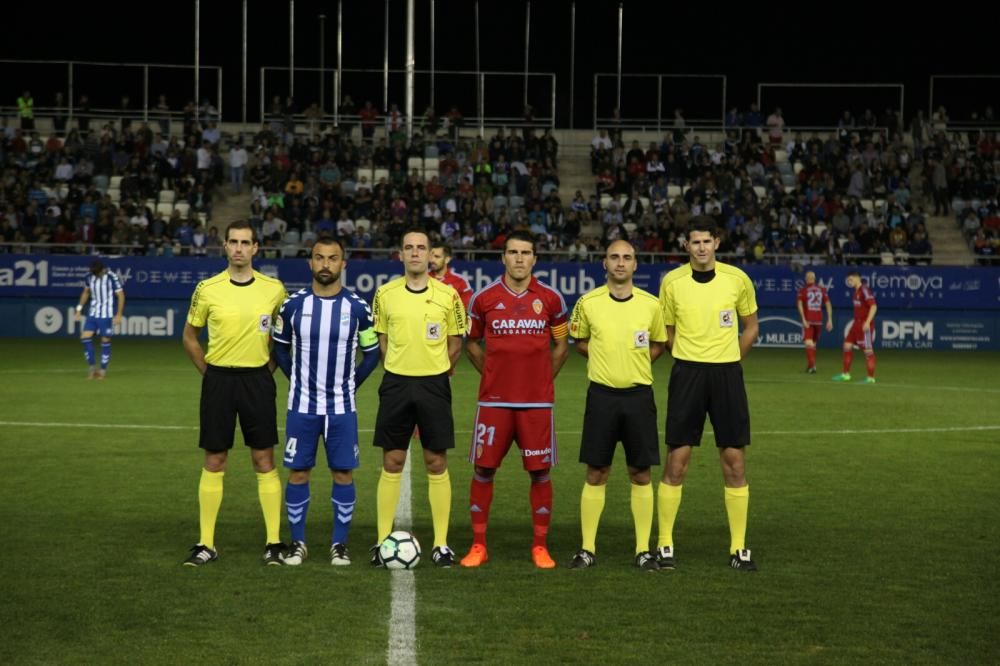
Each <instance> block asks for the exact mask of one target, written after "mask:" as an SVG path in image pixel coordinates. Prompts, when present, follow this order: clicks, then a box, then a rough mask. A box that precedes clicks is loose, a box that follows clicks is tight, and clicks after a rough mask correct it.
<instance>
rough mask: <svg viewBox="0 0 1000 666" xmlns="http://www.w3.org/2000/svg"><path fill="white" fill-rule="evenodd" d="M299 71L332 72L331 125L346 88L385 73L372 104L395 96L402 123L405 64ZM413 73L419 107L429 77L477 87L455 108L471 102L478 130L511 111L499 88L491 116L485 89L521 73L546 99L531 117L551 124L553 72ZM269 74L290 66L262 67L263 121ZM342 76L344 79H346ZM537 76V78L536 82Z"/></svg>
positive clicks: (370, 83)
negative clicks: (543, 111)
mask: <svg viewBox="0 0 1000 666" xmlns="http://www.w3.org/2000/svg"><path fill="white" fill-rule="evenodd" d="M303 73H313V74H318V75H319V78H318V80H323V79H324V77H326V76H331V77H332V85H333V92H334V95H333V99H334V109H333V113H328V114H324V115H323V117H324V118H329V119H331V121H332V122H333V124H334V125H339V124H340V122H341V118H340V115H341V114H340V106H341V102H342V101H343V96H344V94H345V93H347V92H350V91H356V90H359V89H360V90H362V91H364V90H374V81H375V80H376V77H377V79H379V80H381V79H383V77H386V78H385V81H384V84H385V85H384V87H383V88H382V93H381V103H380V104H376V105H375V106H376V108H377V109H378V110H379V111H380V112H381V113H384V112H385V111H387V110H388V107H389V104H390V103H391V100H393V99H396V100H399V109H400V119H401V121H402V122H403V123H404V125H405V122H406V116H405V115H404V113H403V106H404V105H403V104H402V101H403V97H404V93H405V86H404V77H405V75H406V70H405V69H356V68H344V69H341V70H337V69H331V68H323V69H321V68H318V67H297V68H296V69H295V75H296V77H301V76H302V75H303ZM338 73H339V76H338ZM413 73H414V75H415V76H416V77H417V78H418V79H421V80H424V81H425V82H426V83H427V85H424V86H422V87H420V88H419V89H420V91H421V92H420V93H419V103H415V106H419V107H420V108H423V107H425V106H431V105H433V102H434V100H432V99H431V98H430V92H429V91H430V90H431V89H430V81H431V79H432V77H434V78H437V79H442V78H443V79H448V78H455V77H458V79H459V80H460V81H464V82H465V83H466V84H468V85H466V86H465V88H466V89H467V90H469V89H471V90H474V91H475V99H474V100H473V99H472V96H471V95H470V96H469V98H468V99H466V100H455V101H454V105H455V106H458V107H459V108H462V107H465V108H466V109H468V108H470V106H474V107H475V108H476V113H475V114H472V115H471V116H466V117H465V121H466V124H467V125H468V124H471V123H472V122H473V121H474V122H475V123H476V124H478V126H479V128H480V132H482V131H483V129H484V128H485V127H486V125H487V120H497V119H499V118H501V117H502V116H500V115H499V114H500V113H509V108H510V102H509V100H508V99H507V98H506V96H504V95H503V93H502V92H501V94H499V95H498V97H500V98H502V99H503V105H502V106H499V107H497V110H496V111H494V112H493V113H492V115H488V113H487V108H488V106H490V104H489V103H488V102H491V101H492V96H490V95H488V94H487V93H488V91H489V90H493V88H494V87H500V86H502V84H501V83H500V81H512V82H513V83H512V84H511V85H514V84H517V85H518V86H520V84H521V82H522V81H524V80H525V77H527V80H528V81H529V82H531V85H530V86H529V87H532V86H533V87H534V91H535V92H534V94H533V97H534V98H536V99H537V98H547V99H546V101H547V105H548V107H549V108H548V113H547V115H544V116H539V117H536V118H534V120H533V121H532V122H534V123H535V124H537V125H538V126H540V127H550V128H555V123H556V75H555V73H553V72H529V73H527V74H526V73H525V72H508V71H489V72H486V71H479V72H476V71H472V70H427V69H418V70H415V71H414V72H413ZM269 76H271V77H274V78H278V77H281V78H286V77H288V76H289V72H288V68H287V67H274V66H266V67H261V68H260V90H261V95H260V117H261V119H262V121H263V119H264V118H265V117H268V115H269V114H268V112H267V110H266V105H267V100H268V98H269V97H271V98H273V97H274V96H275V93H274V92H273V86H272V87H271V88H270V90H271V91H270V92H269V85H268V82H269V81H268V77H269ZM345 80H347V81H346V83H345ZM540 81H541V83H539V82H540ZM488 84H489V87H488ZM288 85H289V84H288V83H287V82H286V83H285V84H284V86H285V87H284V88H280V89H282V90H288ZM300 87H301V86H300ZM461 88H462V86H457V87H456V89H461ZM546 88H547V90H546ZM277 96H278V97H279V99H280V98H283V97H284V95H282V94H281V93H278V94H277ZM438 97H440V95H438ZM373 98H376V95H371V94H369V95H366V96H358V97H356V98H353V101H354V102H355V105H356V111H360V109H361V106H362V105H363V104H364V102H365V100H366V99H367V100H371V99H373ZM451 105H452V104H450V103H449V104H445V105H442V107H441V108H440V109H437V108H435V110H436V111H438V112H439V117H441V116H443V115H444V113H440V112H441V111H443V110H444V109H445V108H447V107H449V106H451ZM501 109H503V111H501ZM270 115H274V114H270ZM418 118H420V114H419V113H417V112H416V111H414V114H413V120H414V123H416V122H417V120H418ZM510 121H511V122H508V123H507V124H511V123H512V122H521V123H523V124H526V123H527V121H525V119H524V118H523V117H522V118H519V119H516V120H515V119H513V118H511V119H510ZM351 122H354V123H357V122H358V119H357V117H353V118H352V119H351Z"/></svg>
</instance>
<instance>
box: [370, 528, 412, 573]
mask: <svg viewBox="0 0 1000 666" xmlns="http://www.w3.org/2000/svg"><path fill="white" fill-rule="evenodd" d="M378 554H379V557H380V558H381V560H382V564H384V565H385V568H386V569H412V568H413V567H415V566H417V563H418V562H420V542H419V541H417V537H415V536H413V535H412V534H410V533H409V532H405V531H403V530H396V531H395V532H393V533H392V534H390V535H389V536H387V537H386V538H385V541H383V542H382V543H381V544H380V545H379V547H378Z"/></svg>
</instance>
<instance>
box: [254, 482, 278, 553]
mask: <svg viewBox="0 0 1000 666" xmlns="http://www.w3.org/2000/svg"><path fill="white" fill-rule="evenodd" d="M257 497H258V498H260V508H261V511H263V512H264V529H265V531H266V532H267V541H266V542H264V543H265V545H266V544H269V543H278V542H279V541H281V477H279V476H278V470H276V469H272V470H271V471H270V472H257Z"/></svg>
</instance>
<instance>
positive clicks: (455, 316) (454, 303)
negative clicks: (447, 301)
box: [446, 290, 466, 335]
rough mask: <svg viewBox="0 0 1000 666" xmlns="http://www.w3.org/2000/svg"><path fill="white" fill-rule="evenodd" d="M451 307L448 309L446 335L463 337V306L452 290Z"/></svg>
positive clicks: (464, 328)
mask: <svg viewBox="0 0 1000 666" xmlns="http://www.w3.org/2000/svg"><path fill="white" fill-rule="evenodd" d="M452 293H453V296H452V299H451V307H450V308H448V318H447V320H446V322H447V325H448V335H465V331H466V327H465V306H464V305H463V304H462V299H461V298H460V297H459V295H458V292H457V291H455V290H452Z"/></svg>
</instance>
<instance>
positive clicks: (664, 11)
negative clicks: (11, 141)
mask: <svg viewBox="0 0 1000 666" xmlns="http://www.w3.org/2000/svg"><path fill="white" fill-rule="evenodd" d="M343 4H344V66H345V67H350V68H373V69H381V67H382V61H383V28H384V24H383V21H384V2H380V1H379V0H368V1H366V2H358V1H355V0H345V1H344V3H343ZM525 4H526V3H525V0H512V1H510V2H499V1H495V0H481V2H480V25H481V31H480V54H481V68H482V69H483V70H509V71H522V70H523V68H524V60H523V57H524V20H525ZM570 4H571V3H570V1H569V0H548V1H543V0H535V1H534V2H533V3H532V7H531V10H532V14H531V69H532V71H539V72H555V73H556V74H557V75H558V84H557V85H558V105H559V109H560V125H565V124H566V122H567V120H568V108H569V101H568V98H569V60H570V58H569V37H570ZM779 4H782V3H779ZM783 4H785V5H787V8H782V9H780V10H779V9H776V8H773V7H769V5H767V4H765V3H753V5H754V9H753V10H751V9H749V8H748V7H749V5H750V3H744V4H743V5H742V6H741V8H738V9H733V10H728V11H727V10H725V9H724V8H721V6H719V7H717V6H715V5H708V4H706V3H684V4H681V3H664V2H656V3H653V2H636V1H634V0H627V1H626V2H625V3H624V31H623V32H624V42H625V43H624V47H623V61H624V62H623V70H624V71H625V72H664V73H696V74H725V75H727V76H728V99H729V102H730V103H731V104H736V105H738V106H740V107H741V108H746V107H747V106H748V104H749V102H750V101H751V100H752V99H754V98H755V97H756V84H757V83H758V82H764V81H771V82H780V81H797V82H802V81H809V82H820V81H823V82H837V83H841V82H902V83H904V84H906V94H907V99H906V109H907V116H909V115H910V111H912V110H914V109H916V108H918V107H926V106H927V95H928V77H929V76H930V75H931V74H958V73H962V74H1000V65H998V64H997V63H998V61H997V59H996V57H995V54H994V53H993V52H992V49H991V47H990V43H989V42H990V41H991V37H989V36H988V33H985V32H984V33H981V34H978V35H977V31H975V30H973V29H971V28H970V29H966V30H964V31H963V30H961V29H960V28H961V26H963V25H969V26H975V25H977V23H978V22H979V21H980V20H982V21H983V22H987V23H989V24H993V25H996V24H997V22H998V18H1000V12H997V11H996V10H988V9H984V8H983V7H985V6H986V5H981V6H980V8H979V9H978V10H976V9H972V8H971V7H972V6H970V8H969V9H965V8H963V7H961V6H956V5H955V4H954V3H949V5H948V7H949V9H950V11H952V12H953V15H952V16H953V17H954V18H951V17H948V16H946V15H944V14H942V12H943V11H944V10H943V8H941V7H938V8H935V9H934V10H933V13H932V12H930V11H927V10H921V11H918V10H916V9H914V8H913V7H916V3H911V4H912V5H913V7H909V8H903V9H899V8H895V7H885V6H881V5H882V3H875V2H868V3H854V4H852V3H844V2H840V3H822V4H823V5H824V10H823V13H822V14H819V13H808V12H806V11H804V10H803V9H802V8H801V6H802V5H804V4H806V3H801V2H800V3H798V6H795V5H793V4H792V3H783ZM814 4H819V3H814ZM885 4H889V3H885ZM473 5H474V3H473V2H472V1H471V0H438V1H437V3H436V16H437V18H436V33H437V40H436V41H437V44H438V46H437V49H436V69H438V70H460V69H461V70H471V69H474V67H475V60H474V57H475V41H474V39H475V31H474V19H473V16H474V10H473ZM154 6H155V7H157V9H153V7H154ZM168 6H170V7H172V8H171V10H169V11H166V10H165V8H166V7H168ZM429 6H430V3H429V0H418V1H417V3H416V15H417V21H416V55H417V67H418V69H419V68H427V67H428V66H429V54H430V46H429V39H428V35H429ZM241 7H242V3H241V2H240V1H239V0H217V1H215V2H210V1H209V0H205V1H204V2H202V18H201V49H202V63H203V64H204V65H221V66H222V67H223V68H224V70H225V79H224V80H225V88H224V103H225V115H226V119H227V120H238V119H239V112H240V44H241ZM390 7H391V9H390V14H391V18H390V68H401V67H402V66H403V57H404V51H405V41H404V36H405V35H404V30H405V11H406V2H405V1H404V0H391V1H390ZM179 8H183V10H184V11H178V9H179ZM37 10H38V6H37V5H31V4H30V3H14V4H12V5H11V6H9V7H5V9H4V21H5V23H6V24H7V25H8V29H7V30H5V33H6V35H5V39H4V40H3V41H2V43H0V58H4V59H10V58H17V59H46V60H65V59H75V60H90V61H106V62H126V61H127V62H155V63H176V64H192V63H193V62H194V55H193V54H194V3H193V2H178V3H159V4H158V5H153V4H145V3H138V2H132V3H123V2H102V3H100V5H99V6H98V5H97V4H96V3H87V2H83V3H72V4H67V5H63V6H62V7H60V8H59V11H58V13H56V14H55V15H53V16H51V17H47V18H46V19H45V22H44V27H41V26H40V24H39V18H38V13H37ZM321 13H324V14H326V16H327V19H326V48H325V55H326V66H327V67H330V68H332V67H334V66H335V65H336V33H337V24H336V15H337V4H336V2H318V1H315V0H313V1H309V0H297V1H296V2H295V51H296V53H295V62H296V65H297V66H298V67H318V66H319V64H320V55H319V51H320V49H319V35H320V27H319V25H320V24H319V19H318V15H319V14H321ZM288 19H289V4H288V3H287V2H251V3H250V16H249V42H250V53H249V64H248V78H249V93H248V95H249V99H248V104H249V109H250V111H249V113H250V119H251V120H255V119H256V116H257V109H258V104H259V102H258V99H259V98H258V96H257V95H258V92H257V89H258V87H259V86H258V81H259V68H260V67H261V66H262V65H273V66H279V67H287V65H288V57H289V30H288ZM617 19H618V3H617V2H589V3H588V2H583V1H580V2H577V35H576V80H575V110H576V124H577V126H589V118H590V114H591V110H592V104H593V74H594V72H597V71H600V72H614V71H615V69H616V65H617ZM31 25H34V26H39V27H38V28H36V29H35V30H11V29H10V26H31ZM940 25H945V26H947V34H943V35H942V34H940V32H939V31H938V27H939V26H940ZM111 72H112V70H107V69H97V68H90V69H89V70H80V72H79V73H78V75H77V82H76V90H77V93H80V92H85V91H86V92H89V93H90V95H91V98H92V100H93V101H94V102H95V105H99V106H112V105H115V104H116V103H117V99H118V96H119V94H118V91H119V90H131V91H134V92H132V95H133V100H139V99H140V98H141V74H140V73H139V72H138V71H133V72H132V73H125V74H123V73H121V72H115V73H113V74H112V73H111ZM0 73H2V75H3V76H2V79H3V80H4V81H5V85H4V87H5V88H6V92H5V93H3V94H4V95H5V96H6V97H8V98H9V101H8V100H4V101H3V105H5V106H6V105H9V104H12V103H13V99H14V97H16V95H17V93H18V92H20V90H21V89H22V88H23V87H25V86H30V87H31V88H32V90H33V93H34V95H35V97H36V98H37V99H39V100H40V102H39V104H42V103H44V102H46V101H47V100H49V99H51V94H52V93H53V92H54V91H55V89H56V88H57V87H63V86H64V85H65V69H64V68H33V69H26V68H24V67H12V66H10V65H5V64H0ZM202 80H203V83H205V84H207V85H205V86H204V87H203V94H204V93H205V92H214V77H213V76H212V75H210V74H208V73H206V74H204V75H203V77H202ZM191 81H192V75H191V74H190V73H189V72H184V73H181V72H180V71H176V72H173V73H170V74H156V75H154V81H153V84H152V86H151V87H153V88H154V90H153V91H151V92H152V93H153V94H155V93H156V92H158V91H159V90H160V89H163V90H165V91H168V92H170V98H171V102H172V105H174V106H180V105H181V104H182V103H183V102H184V101H186V99H187V98H188V97H189V96H191V91H192V83H191ZM269 81H270V82H271V88H272V89H274V92H282V93H283V92H284V91H285V89H286V86H287V75H286V74H284V73H277V74H275V75H273V78H272V79H269ZM418 85H419V83H418ZM521 85H522V84H521V80H520V79H518V78H510V79H508V80H506V81H505V82H503V81H500V80H499V79H497V80H493V81H491V82H490V83H488V88H487V100H488V104H491V103H492V105H491V107H490V108H488V109H487V113H488V115H499V114H500V113H504V114H507V113H510V114H516V113H518V111H519V109H520V98H521ZM402 86H403V79H402V77H401V76H400V77H393V78H392V79H391V84H390V91H391V92H390V98H391V100H393V101H398V102H399V103H400V105H401V106H402V100H403V92H402V91H403V87H402ZM655 90H656V89H655V82H652V81H650V80H646V81H638V80H627V81H626V84H625V86H624V91H623V99H624V100H625V101H624V103H623V108H624V111H625V115H626V116H640V115H641V116H648V115H651V114H652V113H655V110H656V99H655ZM175 91H176V92H175ZM530 91H531V92H530V101H531V102H532V103H533V104H534V105H535V106H536V107H539V108H545V109H547V108H548V104H549V98H550V91H549V89H548V88H547V84H546V85H539V86H534V85H533V86H532V87H531V89H530ZM345 92H348V93H351V94H352V95H353V96H354V98H355V100H356V101H360V100H362V99H365V98H371V99H373V101H375V102H376V105H380V104H381V97H382V76H381V74H380V73H378V74H372V75H368V76H367V77H361V76H355V77H353V78H352V77H346V76H345ZM419 92H420V93H421V94H422V97H421V98H420V99H419V101H418V102H417V107H416V111H417V112H418V113H419V112H420V111H421V110H422V108H423V105H424V104H426V90H425V89H421V91H419ZM938 92H939V93H940V94H943V95H947V97H946V98H945V101H947V103H948V106H949V110H950V112H951V115H952V117H953V118H960V117H962V116H966V115H967V114H968V111H969V110H971V109H972V108H975V107H978V108H982V107H984V106H985V105H986V104H992V105H993V106H994V108H995V109H997V108H1000V79H993V80H992V81H990V80H985V81H984V80H979V81H976V82H949V83H947V84H945V83H940V84H939V85H938ZM436 97H437V106H438V107H439V111H442V110H446V108H444V107H447V106H448V105H449V104H450V103H453V102H454V103H458V104H459V106H460V107H461V108H462V110H463V111H464V112H465V113H466V114H467V115H471V114H472V113H473V112H474V100H475V92H474V87H473V84H472V82H471V79H468V78H466V79H456V78H455V77H446V76H443V75H441V76H439V77H438V79H437V95H436ZM182 98H183V99H182ZM296 98H297V100H298V101H299V103H300V104H307V103H309V102H311V101H318V99H319V92H318V79H317V78H316V77H315V76H313V77H310V75H307V74H301V75H297V76H296ZM613 98H614V81H613V80H608V81H607V82H606V87H604V86H602V88H601V102H600V108H601V113H602V114H604V113H607V112H608V111H609V110H610V108H611V106H612V105H613ZM326 99H327V103H328V105H329V101H330V100H331V99H332V89H331V86H330V84H329V82H328V84H327V87H326ZM897 99H898V95H897V93H894V92H892V91H886V90H877V91H876V90H871V91H868V94H857V93H856V92H854V93H844V92H842V91H841V92H835V93H833V92H824V91H812V92H809V93H806V92H803V91H796V92H783V91H774V92H772V93H771V96H765V98H764V100H763V106H764V107H765V108H769V107H770V106H772V105H773V104H781V105H782V106H783V107H784V108H785V110H786V114H785V115H786V118H787V119H788V122H789V123H791V124H793V125H794V124H795V122H796V116H798V117H799V118H803V119H804V118H805V115H806V114H808V113H812V114H814V115H816V116H817V117H816V118H815V119H810V121H811V122H818V121H819V119H820V116H822V117H824V118H825V117H826V114H825V109H826V108H829V107H833V108H832V109H831V110H830V113H829V122H830V124H834V123H835V119H836V117H837V116H839V111H840V109H841V108H845V107H851V108H853V109H854V110H855V113H860V112H861V111H862V110H863V108H865V106H872V107H873V108H874V109H875V110H876V111H880V110H881V108H884V106H887V105H890V104H893V105H894V104H895V103H896V101H897ZM936 99H942V98H940V97H937V96H936ZM498 103H499V104H501V105H502V106H503V107H504V108H502V109H501V108H500V107H499V106H497V104H498ZM721 103H722V98H721V94H720V92H719V86H718V84H717V83H706V82H704V81H702V82H700V83H699V82H695V81H679V80H676V79H675V80H673V81H671V82H669V84H668V85H666V86H665V91H664V100H663V108H664V113H665V115H666V116H667V117H669V116H670V111H669V109H670V108H672V107H673V106H674V105H679V106H684V107H685V109H686V114H687V115H688V117H689V118H692V117H695V118H697V117H709V116H715V117H718V115H719V114H720V113H721ZM809 107H812V108H811V109H810V108H809ZM819 110H823V113H820V111H819ZM540 115H541V114H540Z"/></svg>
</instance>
